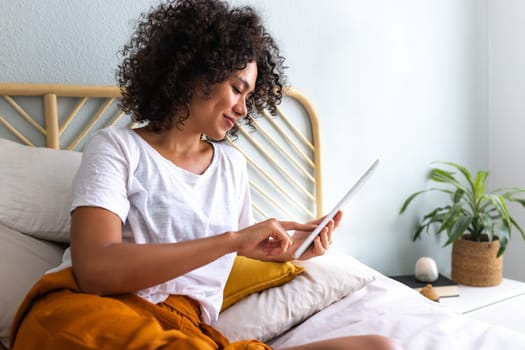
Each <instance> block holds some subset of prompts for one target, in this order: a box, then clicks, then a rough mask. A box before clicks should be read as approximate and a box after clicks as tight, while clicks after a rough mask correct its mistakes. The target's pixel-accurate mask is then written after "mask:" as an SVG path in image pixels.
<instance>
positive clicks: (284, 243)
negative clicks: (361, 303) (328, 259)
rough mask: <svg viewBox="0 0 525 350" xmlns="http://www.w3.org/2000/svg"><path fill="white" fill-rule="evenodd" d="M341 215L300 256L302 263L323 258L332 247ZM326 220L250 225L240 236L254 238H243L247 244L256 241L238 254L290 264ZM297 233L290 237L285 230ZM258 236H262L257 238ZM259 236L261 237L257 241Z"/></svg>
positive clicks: (270, 221) (266, 222) (267, 222)
mask: <svg viewBox="0 0 525 350" xmlns="http://www.w3.org/2000/svg"><path fill="white" fill-rule="evenodd" d="M341 218H342V212H341V211H339V212H338V213H337V214H336V216H335V217H334V219H333V220H331V221H330V222H329V223H328V224H327V225H326V226H325V227H324V229H323V230H322V231H321V233H320V234H319V235H318V236H317V237H316V238H315V239H314V241H313V242H312V245H311V246H310V247H309V248H308V249H307V250H306V251H305V252H304V253H303V255H301V257H300V258H299V259H300V260H306V259H310V258H313V257H315V256H319V255H323V254H324V253H325V252H326V251H327V250H328V248H329V247H330V245H331V244H332V233H333V231H334V229H335V228H337V226H339V223H340V222H341ZM322 220H323V218H322V217H321V218H319V219H316V220H313V221H310V222H308V223H306V224H299V223H296V222H283V221H277V220H275V219H270V220H267V221H264V222H261V223H258V224H255V225H253V226H249V227H247V228H245V229H244V230H241V231H239V232H238V233H239V234H243V235H247V236H248V235H250V234H251V235H253V236H252V237H246V236H245V237H244V238H245V239H246V241H251V240H252V239H254V241H253V242H256V241H257V243H251V245H248V246H246V248H245V249H240V250H239V251H238V253H239V254H240V255H244V256H247V257H250V258H254V259H259V260H270V261H289V260H293V253H294V252H295V250H296V249H297V248H298V247H299V246H300V245H301V243H302V242H303V241H304V240H305V238H306V237H308V235H309V234H310V232H312V231H313V230H314V229H315V228H316V227H317V225H318V224H319V223H320V222H321V221H322ZM292 230H295V233H294V234H293V235H292V236H291V237H290V236H289V235H288V233H287V232H286V231H292ZM257 235H259V236H257ZM256 237H258V238H256Z"/></svg>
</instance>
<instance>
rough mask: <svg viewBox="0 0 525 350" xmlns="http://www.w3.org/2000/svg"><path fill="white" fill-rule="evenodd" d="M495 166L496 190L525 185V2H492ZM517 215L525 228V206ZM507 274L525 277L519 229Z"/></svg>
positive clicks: (513, 209)
mask: <svg viewBox="0 0 525 350" xmlns="http://www.w3.org/2000/svg"><path fill="white" fill-rule="evenodd" d="M488 13H489V36H488V37H489V40H488V42H489V47H490V50H489V53H490V59H489V62H490V66H489V72H490V75H489V77H490V79H489V80H490V84H489V88H490V89H489V91H490V100H489V101H490V104H489V117H490V118H489V120H490V138H489V139H490V152H491V153H490V166H489V167H490V170H491V180H492V182H491V183H492V187H493V188H501V187H509V186H520V187H525V162H524V160H525V137H524V136H523V131H524V130H525V98H524V97H523V95H524V91H525V43H524V42H523V33H525V21H524V18H525V2H523V1H521V0H503V1H501V0H491V1H490V2H489V12H488ZM511 213H512V215H514V216H515V218H516V220H517V221H518V223H519V224H520V225H521V226H522V227H523V228H525V210H523V208H521V207H519V206H512V207H511ZM504 260H505V261H504V275H505V276H507V277H510V278H514V279H519V280H521V281H525V269H523V266H525V243H524V241H523V239H522V238H521V236H520V234H519V232H518V231H514V232H513V234H512V240H511V243H510V244H509V248H508V250H507V252H506V253H505V256H504Z"/></svg>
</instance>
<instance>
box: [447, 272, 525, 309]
mask: <svg viewBox="0 0 525 350" xmlns="http://www.w3.org/2000/svg"><path fill="white" fill-rule="evenodd" d="M521 295H524V297H523V298H519V300H521V302H522V303H523V301H524V300H525V283H523V282H519V281H515V280H511V279H507V278H504V279H503V281H502V282H501V283H500V284H499V285H497V286H494V287H470V286H464V285H459V297H448V298H441V299H440V301H439V303H440V304H441V305H443V306H446V307H448V308H450V309H453V310H454V311H456V312H458V313H462V314H465V313H471V312H473V311H475V310H478V309H482V308H486V307H488V306H490V305H493V304H497V303H501V302H502V301H504V300H507V299H511V298H515V297H518V296H521ZM521 307H522V309H523V313H522V315H525V303H524V304H523V305H521Z"/></svg>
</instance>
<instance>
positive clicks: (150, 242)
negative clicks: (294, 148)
mask: <svg viewBox="0 0 525 350" xmlns="http://www.w3.org/2000/svg"><path fill="white" fill-rule="evenodd" d="M122 53H123V56H124V59H123V63H122V65H121V66H120V67H119V71H118V80H119V83H120V86H121V88H122V93H123V98H122V107H123V109H124V110H125V111H127V112H129V113H131V114H132V115H133V118H134V119H135V120H136V121H137V122H139V123H142V124H143V126H142V127H140V128H137V129H134V130H128V129H120V128H115V127H111V128H108V129H104V130H102V131H100V132H98V133H97V134H96V135H95V136H94V137H93V138H92V139H91V140H90V142H89V144H88V145H87V146H86V148H85V151H84V155H83V160H82V165H81V167H80V170H79V172H78V174H77V177H76V179H75V184H74V201H73V206H72V214H71V250H70V254H69V252H68V253H66V254H65V256H64V262H63V264H62V265H61V266H60V267H58V268H57V269H55V270H54V271H53V273H50V274H48V275H46V276H45V277H44V278H43V281H41V282H40V286H39V287H38V288H37V289H38V292H37V293H36V294H38V295H39V297H37V298H35V297H33V298H32V299H31V303H32V306H31V307H30V311H29V312H28V313H27V315H26V316H25V317H23V316H21V317H19V319H20V320H19V321H18V322H17V324H18V326H17V328H16V327H15V333H14V335H16V337H15V336H13V341H14V348H15V349H29V348H36V347H38V348H39V349H42V348H46V346H47V347H49V348H53V349H94V348H97V349H101V348H107V349H222V348H225V349H269V347H268V346H267V345H265V344H262V343H260V342H258V341H256V340H247V341H240V342H235V343H230V342H229V341H228V340H227V339H225V338H224V337H223V336H222V335H221V334H220V333H218V332H217V331H216V330H214V329H213V328H211V327H210V326H208V325H209V324H210V323H211V322H213V321H214V320H216V319H217V317H218V314H219V310H220V306H221V303H222V291H223V287H224V285H225V283H226V279H227V277H228V275H229V272H230V270H231V267H232V264H233V260H234V257H235V254H241V255H244V256H247V257H250V258H256V259H261V260H269V261H287V260H291V259H292V254H293V252H294V250H295V249H296V247H297V246H298V245H299V244H300V242H301V241H302V240H303V239H304V237H305V235H306V234H307V233H308V232H310V231H311V230H313V229H314V227H315V224H316V223H318V222H319V221H315V222H311V223H307V224H301V223H296V222H280V221H277V220H275V219H271V220H267V221H264V222H260V223H257V224H252V212H251V206H250V194H249V187H248V180H247V175H246V164H245V160H244V159H243V157H242V156H241V155H240V154H239V153H238V152H236V151H234V150H233V148H231V147H229V146H228V145H226V144H225V143H222V142H220V140H223V139H224V138H225V136H226V134H228V133H230V134H235V129H236V128H235V125H236V123H237V122H238V121H239V120H240V119H242V118H247V117H248V116H249V114H250V113H251V112H254V111H256V110H260V109H262V108H270V109H271V110H272V109H274V108H275V106H276V105H277V104H278V103H279V102H280V99H281V93H282V86H283V81H282V79H283V73H282V70H283V66H282V64H283V61H284V59H283V58H282V57H281V56H280V55H279V50H278V48H277V46H276V45H275V43H274V41H273V40H272V38H271V37H270V35H269V34H268V33H267V32H266V31H265V30H264V28H263V26H262V25H261V23H260V20H259V17H258V16H257V15H256V14H255V12H254V11H253V10H252V9H250V8H247V7H245V8H233V9H231V8H230V7H229V6H228V5H227V4H226V3H224V2H220V1H215V0H212V1H207V0H180V1H172V2H168V3H164V4H161V5H160V6H159V7H158V8H156V9H153V10H152V11H151V12H150V13H148V14H144V15H142V17H141V21H140V23H139V25H138V28H137V31H136V33H135V35H134V36H133V37H132V39H131V41H130V43H129V44H128V45H127V46H125V47H124V49H123V52H122ZM340 219H341V214H340V213H339V214H338V215H337V216H336V218H335V219H334V220H333V221H332V222H330V223H329V224H328V225H327V227H326V228H324V230H323V231H322V233H321V234H320V236H319V237H317V238H316V239H315V241H314V243H313V245H312V247H311V248H310V249H309V250H308V251H307V252H305V253H304V254H303V256H302V257H301V258H302V259H308V258H310V257H313V256H318V255H322V254H323V253H324V252H325V251H326V250H327V249H328V247H329V246H330V243H331V240H332V231H333V230H334V228H335V227H336V226H337V224H338V223H339V221H340ZM288 230H294V231H296V233H295V234H294V235H293V236H289V235H288V233H287V231H288ZM56 285H59V287H60V288H57V287H56ZM50 286H51V287H50ZM33 294H34V293H33ZM28 309H29V307H28ZM30 339H32V340H30ZM42 344H45V346H42ZM392 347H393V344H391V343H390V341H389V340H388V339H386V338H383V337H380V336H372V335H370V336H358V337H347V338H339V339H334V340H328V341H323V342H319V343H313V344H307V345H304V346H300V347H296V348H294V349H343V348H344V349H368V348H369V349H391V348H392Z"/></svg>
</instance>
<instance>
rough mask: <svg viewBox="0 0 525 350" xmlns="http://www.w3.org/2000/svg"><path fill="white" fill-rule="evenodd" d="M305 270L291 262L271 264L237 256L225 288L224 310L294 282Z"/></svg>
mask: <svg viewBox="0 0 525 350" xmlns="http://www.w3.org/2000/svg"><path fill="white" fill-rule="evenodd" d="M303 271H304V268H303V267H301V266H296V265H294V264H292V263H291V262H284V263H280V262H269V261H260V260H255V259H250V258H246V257H244V256H237V257H236V258H235V262H234V263H233V268H232V271H231V273H230V276H229V277H228V280H227V282H226V286H225V287H224V300H223V302H222V309H221V311H222V310H225V309H227V308H228V307H230V306H232V305H233V304H235V303H236V302H238V301H239V300H241V299H242V298H244V297H246V296H248V295H250V294H253V293H256V292H260V291H263V290H265V289H268V288H271V287H277V286H280V285H282V284H284V283H286V282H288V281H291V280H293V279H294V278H295V277H296V276H297V275H299V274H300V273H302V272H303Z"/></svg>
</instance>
